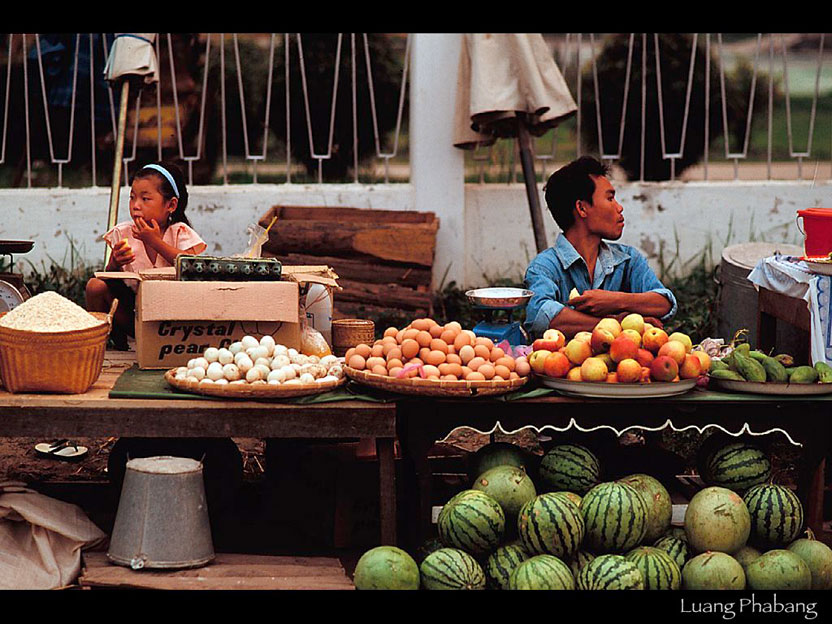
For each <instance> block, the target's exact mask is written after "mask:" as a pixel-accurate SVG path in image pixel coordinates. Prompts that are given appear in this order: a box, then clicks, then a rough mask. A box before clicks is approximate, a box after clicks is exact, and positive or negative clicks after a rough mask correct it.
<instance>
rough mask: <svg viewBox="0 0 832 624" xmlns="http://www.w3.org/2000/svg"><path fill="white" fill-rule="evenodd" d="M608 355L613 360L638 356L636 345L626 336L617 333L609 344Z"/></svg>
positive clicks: (618, 360)
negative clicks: (616, 336)
mask: <svg viewBox="0 0 832 624" xmlns="http://www.w3.org/2000/svg"><path fill="white" fill-rule="evenodd" d="M610 357H611V358H612V360H613V362H620V361H621V360H626V359H628V358H629V359H633V360H634V359H636V358H637V357H638V345H636V343H634V342H633V341H632V340H630V339H629V338H628V337H627V336H624V335H619V336H618V338H616V339H615V340H613V341H612V344H611V345H610Z"/></svg>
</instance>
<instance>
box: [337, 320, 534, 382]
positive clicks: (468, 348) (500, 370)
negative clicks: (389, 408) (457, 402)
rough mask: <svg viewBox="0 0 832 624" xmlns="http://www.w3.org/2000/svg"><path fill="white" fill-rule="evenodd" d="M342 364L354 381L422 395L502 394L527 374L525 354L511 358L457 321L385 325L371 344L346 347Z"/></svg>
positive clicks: (528, 371)
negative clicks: (385, 327) (398, 326)
mask: <svg viewBox="0 0 832 624" xmlns="http://www.w3.org/2000/svg"><path fill="white" fill-rule="evenodd" d="M344 364H345V371H346V373H347V376H348V377H350V379H353V380H354V381H356V382H358V383H362V384H364V385H367V386H371V387H374V388H378V389H381V390H388V391H391V392H399V393H402V394H412V395H423V396H459V397H466V396H475V395H493V394H503V393H506V392H510V391H512V390H516V389H518V388H520V387H522V386H523V385H525V383H526V382H527V381H528V379H529V373H530V370H531V369H530V367H529V363H528V361H526V358H525V356H521V357H518V358H515V357H513V356H512V355H510V354H508V353H506V352H505V351H504V350H503V349H502V348H500V347H498V346H496V345H495V344H494V342H493V341H492V340H490V339H489V338H485V337H482V336H479V337H478V336H477V335H476V334H474V332H473V331H471V330H469V329H463V328H462V326H461V325H460V324H459V323H458V322H456V321H451V322H449V323H446V324H444V325H441V324H439V323H437V322H436V321H435V320H433V319H431V318H420V319H415V320H413V321H412V322H411V323H410V324H409V325H408V326H407V327H405V328H403V329H399V328H396V327H388V328H387V329H386V330H385V331H384V336H383V337H382V338H380V339H378V340H376V341H374V342H373V344H372V345H370V344H358V345H356V346H354V347H351V348H350V349H348V350H347V352H346V354H345V355H344Z"/></svg>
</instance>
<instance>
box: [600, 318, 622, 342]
mask: <svg viewBox="0 0 832 624" xmlns="http://www.w3.org/2000/svg"><path fill="white" fill-rule="evenodd" d="M599 327H603V328H604V329H606V330H608V331H609V332H610V333H611V334H612V335H613V337H615V338H618V335H619V334H620V333H621V323H619V322H618V321H617V320H615V319H614V318H602V319H601V320H600V321H598V324H597V325H596V326H595V328H596V329H597V328H599Z"/></svg>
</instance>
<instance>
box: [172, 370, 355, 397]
mask: <svg viewBox="0 0 832 624" xmlns="http://www.w3.org/2000/svg"><path fill="white" fill-rule="evenodd" d="M165 381H167V382H168V384H170V385H171V386H172V387H174V388H176V389H177V390H184V391H185V392H193V393H194V394H202V395H205V396H213V397H221V398H224V399H291V398H294V397H302V396H312V395H315V394H323V393H324V392H329V391H330V390H334V389H335V388H340V387H341V386H343V385H344V384H345V383H347V378H346V377H341V379H339V380H337V381H316V382H315V383H311V384H288V385H286V384H280V385H274V384H272V385H269V384H256V385H255V384H249V383H246V384H221V385H216V384H200V383H199V382H198V381H195V380H192V379H176V369H175V368H174V369H171V370H169V371H167V372H166V373H165Z"/></svg>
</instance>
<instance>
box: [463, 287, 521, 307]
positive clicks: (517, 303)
mask: <svg viewBox="0 0 832 624" xmlns="http://www.w3.org/2000/svg"><path fill="white" fill-rule="evenodd" d="M533 294H534V293H533V292H532V291H531V290H525V289H523V288H477V289H474V290H469V291H466V293H465V296H466V297H468V301H469V302H470V303H471V304H473V305H475V306H477V307H480V308H491V309H494V310H510V309H513V308H519V307H522V306H525V305H526V304H527V303H529V299H531V298H532V295H533Z"/></svg>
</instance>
